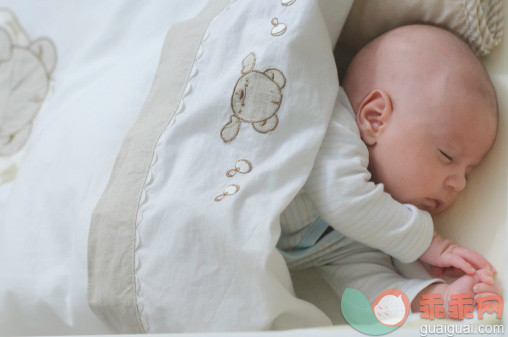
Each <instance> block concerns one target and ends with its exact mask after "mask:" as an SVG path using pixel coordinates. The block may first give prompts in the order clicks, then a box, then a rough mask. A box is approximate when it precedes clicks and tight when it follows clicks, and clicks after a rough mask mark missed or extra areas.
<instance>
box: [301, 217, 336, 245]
mask: <svg viewBox="0 0 508 337" xmlns="http://www.w3.org/2000/svg"><path fill="white" fill-rule="evenodd" d="M328 226H329V225H328V223H326V222H325V221H324V220H323V219H321V218H320V217H318V218H317V219H316V221H314V223H312V225H310V228H309V230H308V231H307V232H306V233H305V234H304V235H303V237H302V239H301V240H300V242H299V243H298V245H297V246H296V247H295V249H296V250H302V249H307V248H310V247H312V246H314V245H315V244H316V242H317V241H318V239H319V238H320V237H321V235H323V233H324V232H325V231H326V229H327V228H328Z"/></svg>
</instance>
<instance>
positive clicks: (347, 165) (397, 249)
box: [304, 101, 434, 262]
mask: <svg viewBox="0 0 508 337" xmlns="http://www.w3.org/2000/svg"><path fill="white" fill-rule="evenodd" d="M345 109H346V108H345V107H344V106H343V105H342V104H341V103H340V102H339V101H338V102H337V104H336V106H335V108H334V113H333V115H332V119H331V120H330V123H329V126H328V130H327V133H326V135H325V138H324V140H323V143H322V145H321V148H320V150H319V153H318V155H317V157H316V160H315V163H314V167H313V169H312V171H311V173H310V175H309V178H308V180H307V183H306V184H305V186H304V192H305V193H306V194H307V196H308V197H309V199H310V200H311V201H312V203H313V204H314V206H315V208H316V210H317V212H318V214H319V215H320V216H321V218H323V219H324V220H325V221H326V222H328V223H329V224H330V225H331V226H332V227H333V228H334V229H336V230H337V231H339V232H341V233H342V234H344V235H345V236H347V237H350V238H352V239H354V240H356V241H359V242H361V243H364V244H366V245H368V246H371V247H374V248H377V249H380V250H382V251H383V252H385V253H387V254H389V255H392V256H394V257H396V258H398V259H399V260H401V261H403V262H412V261H415V260H416V259H417V258H418V257H420V256H421V255H422V254H423V253H424V252H425V251H426V250H427V248H428V247H429V245H430V242H431V240H432V235H433V232H434V227H433V223H432V218H431V216H430V214H429V213H428V212H424V211H421V210H419V209H418V208H416V207H415V206H414V205H410V204H405V205H403V204H401V203H400V202H398V201H396V200H394V199H393V198H392V197H391V195H390V194H388V193H386V192H385V191H384V186H383V185H382V184H374V183H373V182H372V181H370V178H371V175H370V172H369V171H368V169H367V166H368V163H369V152H368V149H367V147H366V146H365V144H364V143H363V141H362V140H361V138H360V134H359V131H358V129H357V126H356V123H355V121H354V117H353V115H352V113H351V112H350V111H347V110H345ZM355 128H356V129H355Z"/></svg>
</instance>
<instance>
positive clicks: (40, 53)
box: [30, 38, 56, 74]
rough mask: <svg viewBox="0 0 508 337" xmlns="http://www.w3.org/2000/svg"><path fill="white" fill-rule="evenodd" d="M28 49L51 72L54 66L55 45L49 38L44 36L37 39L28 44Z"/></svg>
mask: <svg viewBox="0 0 508 337" xmlns="http://www.w3.org/2000/svg"><path fill="white" fill-rule="evenodd" d="M30 50H31V51H33V52H34V53H35V55H37V57H38V58H39V59H40V60H41V61H42V63H43V64H44V65H45V66H46V69H47V70H48V74H51V73H52V72H53V70H55V66H56V47H55V45H54V44H53V42H51V41H50V40H48V39H46V38H41V39H37V40H35V41H34V42H32V44H31V45H30Z"/></svg>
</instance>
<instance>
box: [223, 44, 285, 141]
mask: <svg viewBox="0 0 508 337" xmlns="http://www.w3.org/2000/svg"><path fill="white" fill-rule="evenodd" d="M255 65H256V55H255V54H254V53H250V54H249V55H247V56H246V57H245V58H244V59H243V61H242V66H243V67H242V74H243V75H242V77H240V79H238V81H237V82H236V85H235V88H234V89H233V94H232V96H231V109H232V110H233V115H231V117H230V118H229V122H228V123H227V124H226V125H225V126H224V127H223V128H222V130H221V138H222V140H223V141H224V142H225V143H229V142H231V141H232V140H233V139H235V138H236V136H237V135H238V132H239V131H240V125H241V123H242V122H246V123H250V124H252V127H253V128H254V130H256V131H257V132H260V133H268V132H270V131H272V130H273V129H275V128H276V127H277V124H278V123H279V119H278V117H277V111H279V108H280V105H281V103H282V88H284V86H285V85H286V77H285V76H284V74H283V73H282V72H281V71H280V70H278V69H275V68H270V69H267V70H265V71H264V72H261V71H258V70H254V66H255Z"/></svg>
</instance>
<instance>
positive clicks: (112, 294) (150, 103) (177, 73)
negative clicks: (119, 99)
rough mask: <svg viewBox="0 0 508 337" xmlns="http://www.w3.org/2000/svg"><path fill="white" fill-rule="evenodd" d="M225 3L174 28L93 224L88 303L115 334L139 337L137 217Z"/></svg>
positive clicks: (218, 0)
mask: <svg viewBox="0 0 508 337" xmlns="http://www.w3.org/2000/svg"><path fill="white" fill-rule="evenodd" d="M227 3H228V0H210V1H209V2H208V4H207V5H206V7H205V8H204V9H203V11H202V12H201V13H199V14H198V15H197V16H196V17H195V18H193V19H191V20H188V21H184V22H181V23H178V24H176V25H174V26H173V27H172V28H171V29H170V30H169V32H168V34H167V36H166V40H165V41H164V45H163V48H162V53H161V57H160V63H159V67H158V69H157V72H156V74H155V78H154V81H153V84H152V88H151V90H150V93H149V95H148V98H147V100H146V101H145V103H144V105H143V108H142V109H141V112H140V115H139V117H138V119H137V121H136V123H135V124H134V126H133V127H132V128H131V130H130V131H129V133H128V134H127V136H126V138H125V139H124V142H123V144H122V147H121V149H120V152H119V154H118V157H117V158H116V162H115V165H114V167H113V171H112V173H111V177H110V179H109V182H108V185H107V186H106V189H105V190H104V193H103V194H102V197H101V199H100V200H99V202H98V204H97V206H96V208H95V210H94V212H93V214H92V219H91V225H90V233H89V238H88V302H89V305H90V308H91V309H92V310H93V312H94V313H95V314H96V315H97V316H98V317H99V318H100V319H101V320H102V321H103V322H104V323H105V324H106V325H107V326H108V327H110V328H111V329H112V330H113V331H115V332H118V333H143V332H145V331H144V329H143V326H142V323H141V317H140V314H139V312H138V308H137V301H136V284H135V277H134V251H135V240H136V218H137V212H138V206H139V201H140V197H141V193H142V190H143V187H144V184H145V179H146V176H147V174H148V170H149V168H150V163H151V161H152V157H153V153H154V148H155V145H156V144H157V141H158V139H159V137H160V135H161V134H162V132H163V131H164V129H165V128H166V127H167V125H168V123H169V122H170V121H171V119H172V118H173V115H174V114H175V111H176V110H177V108H178V105H179V102H180V100H181V98H182V95H183V92H184V89H185V86H186V84H187V81H188V79H189V74H190V71H191V68H192V66H193V64H194V60H195V56H196V53H197V51H198V48H199V46H200V43H201V40H202V39H203V35H204V33H205V31H206V29H207V28H208V25H209V23H210V22H211V20H212V19H213V18H214V17H215V16H216V15H217V14H218V13H220V12H221V11H222V10H223V9H224V8H225V7H226V5H227Z"/></svg>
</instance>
